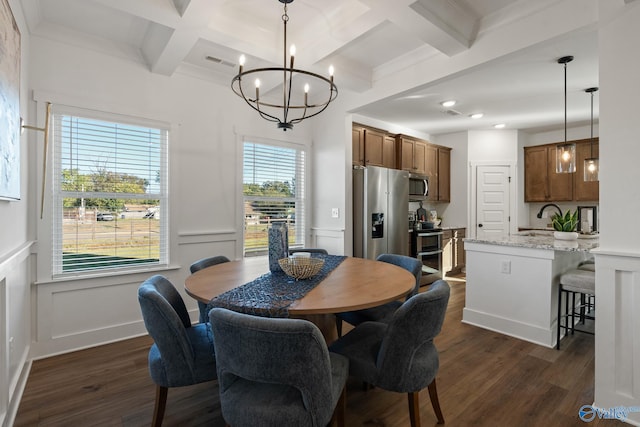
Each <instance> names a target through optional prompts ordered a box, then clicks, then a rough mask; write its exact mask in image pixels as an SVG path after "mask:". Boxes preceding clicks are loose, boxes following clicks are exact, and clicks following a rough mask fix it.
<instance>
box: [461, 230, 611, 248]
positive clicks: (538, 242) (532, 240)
mask: <svg viewBox="0 0 640 427" xmlns="http://www.w3.org/2000/svg"><path fill="white" fill-rule="evenodd" d="M598 240H599V239H598V238H597V237H593V236H589V238H578V240H573V241H567V240H557V239H555V238H554V237H553V232H549V231H535V232H532V231H525V232H522V233H518V234H515V235H511V236H505V237H496V238H484V239H471V238H466V239H464V241H465V242H469V243H485V244H489V245H501V246H514V247H520V248H532V249H550V250H555V251H577V252H589V251H590V250H592V249H595V248H597V247H598Z"/></svg>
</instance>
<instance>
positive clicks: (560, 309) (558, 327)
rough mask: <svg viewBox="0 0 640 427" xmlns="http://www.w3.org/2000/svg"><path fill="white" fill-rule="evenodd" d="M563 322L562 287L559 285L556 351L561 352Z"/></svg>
mask: <svg viewBox="0 0 640 427" xmlns="http://www.w3.org/2000/svg"><path fill="white" fill-rule="evenodd" d="M561 321H562V285H561V284H558V325H557V328H556V329H557V335H556V350H560V322H561Z"/></svg>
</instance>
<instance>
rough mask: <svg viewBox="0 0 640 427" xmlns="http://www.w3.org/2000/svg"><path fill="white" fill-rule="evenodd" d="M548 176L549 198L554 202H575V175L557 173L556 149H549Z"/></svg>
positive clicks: (552, 147)
mask: <svg viewBox="0 0 640 427" xmlns="http://www.w3.org/2000/svg"><path fill="white" fill-rule="evenodd" d="M547 176H548V180H549V198H548V200H553V201H554V202H566V201H571V200H573V180H574V177H575V176H576V174H575V173H556V147H555V146H551V147H547Z"/></svg>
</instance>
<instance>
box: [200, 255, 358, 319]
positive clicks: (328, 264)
mask: <svg viewBox="0 0 640 427" xmlns="http://www.w3.org/2000/svg"><path fill="white" fill-rule="evenodd" d="M311 256H312V257H314V258H322V259H324V265H323V266H322V268H321V269H320V272H318V274H316V275H315V276H313V277H310V278H309V279H304V280H296V279H294V278H292V277H289V276H287V275H286V274H285V273H284V272H282V271H280V272H275V273H274V272H271V273H267V274H263V275H262V276H260V277H258V278H257V279H255V280H253V281H251V282H249V283H245V284H244V285H242V286H239V287H237V288H234V289H231V290H229V291H227V292H225V293H223V294H220V295H218V296H217V297H214V298H213V299H212V300H211V301H210V302H209V304H208V305H207V311H208V310H211V309H212V308H213V307H222V308H227V309H229V310H233V311H238V312H241V313H246V314H253V315H256V316H264V317H289V306H290V305H291V304H293V302H294V301H297V300H299V299H301V298H302V297H304V296H305V295H306V294H307V293H308V292H309V291H311V290H312V289H313V288H315V287H316V286H317V285H318V284H319V283H320V282H322V280H324V278H325V277H327V275H329V273H331V272H332V271H333V270H334V269H335V268H336V267H338V265H340V263H341V262H342V261H344V260H345V259H346V258H347V257H346V256H340V255H324V254H312V255H311Z"/></svg>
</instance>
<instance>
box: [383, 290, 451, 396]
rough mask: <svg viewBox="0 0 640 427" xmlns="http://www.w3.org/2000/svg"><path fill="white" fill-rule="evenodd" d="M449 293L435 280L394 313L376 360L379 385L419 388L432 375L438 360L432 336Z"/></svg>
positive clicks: (392, 388)
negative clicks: (424, 290)
mask: <svg viewBox="0 0 640 427" xmlns="http://www.w3.org/2000/svg"><path fill="white" fill-rule="evenodd" d="M449 293H450V289H449V284H448V283H447V282H446V281H444V280H438V281H436V282H434V283H432V284H431V286H430V288H429V290H428V291H426V292H424V293H421V294H418V295H415V296H413V297H411V298H409V299H408V300H407V301H405V303H404V304H402V306H401V307H400V308H398V310H397V311H396V312H395V313H394V315H393V317H392V319H391V321H390V323H389V324H388V327H387V330H386V333H385V336H384V338H383V340H382V343H381V345H380V349H379V352H378V358H377V361H376V366H377V368H378V374H379V381H378V385H379V386H380V387H382V388H384V389H386V390H390V391H397V392H401V393H407V392H413V391H418V390H421V389H423V388H424V387H426V386H427V385H429V384H430V383H431V381H432V380H433V378H435V375H436V373H437V372H438V367H439V360H438V351H437V349H436V347H435V345H434V344H433V339H434V338H435V337H436V335H438V333H440V330H441V328H442V324H443V322H444V315H445V313H446V310H447V304H448V302H449Z"/></svg>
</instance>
